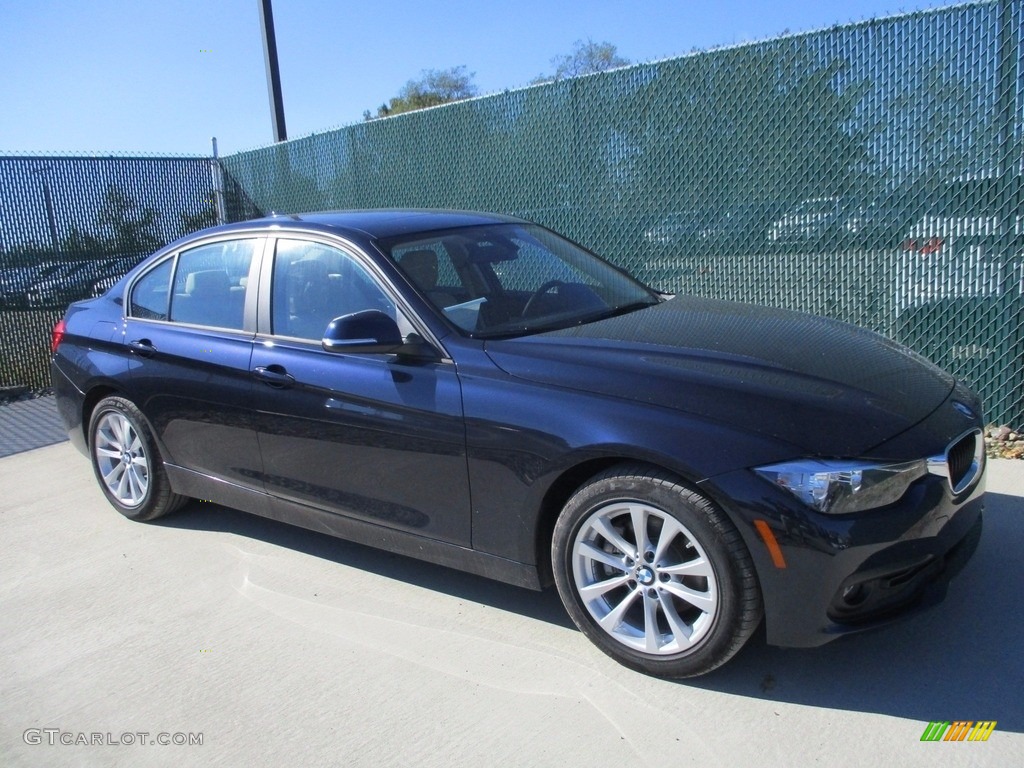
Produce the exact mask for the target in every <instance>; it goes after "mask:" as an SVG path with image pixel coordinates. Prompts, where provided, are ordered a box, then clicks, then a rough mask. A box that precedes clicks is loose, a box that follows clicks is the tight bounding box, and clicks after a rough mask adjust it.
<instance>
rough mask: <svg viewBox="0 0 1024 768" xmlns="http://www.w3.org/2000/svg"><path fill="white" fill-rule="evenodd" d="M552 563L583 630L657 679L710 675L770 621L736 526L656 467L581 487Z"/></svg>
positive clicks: (567, 511)
mask: <svg viewBox="0 0 1024 768" xmlns="http://www.w3.org/2000/svg"><path fill="white" fill-rule="evenodd" d="M552 565H553V569H554V575H555V583H556V584H557V586H558V591H559V594H560V595H561V597H562V601H563V602H564V603H565V606H566V609H567V610H568V612H569V615H570V616H571V617H572V619H573V621H575V623H576V625H577V626H578V627H579V628H580V630H581V631H582V632H584V634H586V635H587V636H588V637H589V638H590V639H591V640H592V641H593V642H594V643H595V644H596V645H597V646H598V647H599V648H601V650H603V651H604V652H605V653H607V654H608V655H609V656H611V657H612V658H614V659H616V660H617V661H619V662H620V663H622V664H624V665H625V666H627V667H629V668H631V669H635V670H638V671H640V672H645V673H647V674H651V675H656V676H658V677H667V678H682V677H693V676H696V675H702V674H704V673H706V672H710V671H711V670H712V669H715V668H716V667H718V666H720V665H721V664H724V663H725V662H726V661H728V660H729V659H730V658H732V656H733V655H734V654H735V653H736V652H737V651H739V649H740V648H742V647H743V645H744V643H746V641H747V640H748V639H749V637H750V635H751V634H752V633H753V632H754V630H755V629H756V628H757V625H758V624H759V623H760V621H761V616H762V603H761V595H760V591H759V589H758V585H757V577H756V574H755V572H754V566H753V563H752V561H751V559H750V554H749V553H748V552H747V549H746V547H745V545H744V543H743V540H742V538H741V537H740V534H739V532H738V531H737V530H736V527H735V526H734V525H733V524H732V522H731V521H730V520H729V519H728V518H727V517H726V516H725V514H724V513H723V512H721V510H719V509H718V508H717V507H716V506H715V505H714V504H712V503H711V501H709V500H708V499H706V498H705V497H703V496H701V495H700V494H698V493H696V492H695V491H693V490H690V489H689V488H687V487H685V486H683V485H681V484H680V483H679V482H678V481H677V480H676V479H675V478H674V477H673V476H671V475H668V474H667V473H663V472H660V471H658V470H656V469H653V468H650V467H645V466H639V465H637V466H627V467H617V468H613V469H611V470H609V471H607V472H605V473H603V474H601V475H599V476H598V477H596V478H594V479H593V480H592V481H591V482H590V483H588V484H587V485H586V486H584V487H583V488H581V489H580V490H579V491H578V492H577V493H576V494H575V495H574V496H573V497H572V498H571V499H570V500H569V502H568V503H567V504H566V505H565V508H564V509H563V510H562V513H561V515H560V516H559V518H558V521H557V523H556V525H555V532H554V538H553V541H552Z"/></svg>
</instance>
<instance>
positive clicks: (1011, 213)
mask: <svg viewBox="0 0 1024 768" xmlns="http://www.w3.org/2000/svg"><path fill="white" fill-rule="evenodd" d="M903 249H904V250H905V251H907V252H909V253H917V254H921V255H923V256H928V255H930V254H935V253H944V254H946V255H947V256H954V255H957V256H968V255H973V256H975V257H979V258H990V259H991V258H993V257H1000V258H1002V257H1011V256H1015V255H1017V254H1019V253H1021V252H1022V251H1024V184H1022V182H1021V178H1020V177H1019V176H1013V177H1009V178H1004V179H999V178H996V177H984V178H968V179H961V180H959V181H956V182H951V183H949V184H945V185H943V186H942V187H940V188H939V189H938V190H937V191H936V192H933V193H931V194H926V200H925V202H924V203H923V205H922V211H921V214H920V215H919V216H918V217H916V219H915V221H914V223H913V224H912V225H911V226H910V227H909V229H908V230H907V231H906V235H905V237H904V239H903Z"/></svg>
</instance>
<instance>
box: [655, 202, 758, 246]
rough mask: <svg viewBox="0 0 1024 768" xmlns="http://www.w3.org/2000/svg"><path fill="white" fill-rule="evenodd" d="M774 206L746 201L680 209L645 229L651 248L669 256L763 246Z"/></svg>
mask: <svg viewBox="0 0 1024 768" xmlns="http://www.w3.org/2000/svg"><path fill="white" fill-rule="evenodd" d="M770 210H771V207H770V206H767V205H764V204H759V203H746V204H743V205H735V206H729V207H725V208H718V209H700V210H689V211H677V212H675V213H670V214H668V215H666V216H665V217H664V218H662V219H661V220H660V221H659V222H658V223H657V224H655V225H653V226H651V227H649V228H648V229H646V230H644V233H643V239H644V242H645V244H646V245H647V246H648V248H649V249H650V250H651V251H654V252H656V253H663V254H665V255H668V256H673V255H677V254H679V253H680V252H686V251H704V252H708V251H712V250H718V249H722V248H730V249H739V250H746V251H754V250H757V249H759V248H760V247H761V245H762V243H763V242H764V238H765V231H766V227H767V224H768V222H769V221H771V215H770V213H769V211H770Z"/></svg>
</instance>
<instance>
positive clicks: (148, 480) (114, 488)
mask: <svg viewBox="0 0 1024 768" xmlns="http://www.w3.org/2000/svg"><path fill="white" fill-rule="evenodd" d="M89 453H90V456H91V457H92V468H93V471H94V472H95V474H96V479H97V480H98V481H99V484H100V489H101V490H102V491H103V494H104V495H105V496H106V497H107V500H108V501H109V502H110V503H111V504H112V505H113V506H114V508H115V509H117V511H118V512H120V513H121V514H122V515H124V516H125V517H127V518H130V519H132V520H139V521H146V520H155V519H156V518H158V517H161V516H163V515H166V514H168V513H169V512H173V511H174V510H175V509H177V508H178V507H180V506H181V505H182V504H183V503H184V502H185V501H186V498H185V497H183V496H179V495H178V494H176V493H174V492H173V491H171V486H170V482H169V481H168V479H167V473H166V472H165V471H164V467H163V461H162V459H161V458H160V454H159V452H158V451H157V448H156V444H155V442H154V440H153V435H152V433H151V432H150V430H149V426H148V425H147V424H146V420H145V419H144V418H143V416H142V414H141V413H140V412H139V409H138V408H136V407H135V404H134V403H132V402H131V401H130V400H126V399H125V398H123V397H108V398H105V399H103V400H101V401H100V402H99V403H98V404H97V405H96V408H95V409H94V410H93V412H92V419H91V421H90V424H89Z"/></svg>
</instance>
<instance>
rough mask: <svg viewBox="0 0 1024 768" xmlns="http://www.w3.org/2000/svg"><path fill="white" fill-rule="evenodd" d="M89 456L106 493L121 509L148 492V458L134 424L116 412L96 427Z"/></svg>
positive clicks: (136, 503)
mask: <svg viewBox="0 0 1024 768" xmlns="http://www.w3.org/2000/svg"><path fill="white" fill-rule="evenodd" d="M93 454H94V456H95V457H96V466H97V468H98V469H99V473H100V476H101V477H102V479H103V484H104V485H105V486H106V487H107V491H109V492H110V494H111V495H112V496H113V497H114V498H115V499H117V501H118V502H119V503H121V504H123V505H124V506H125V507H137V506H139V505H140V504H142V503H143V502H144V501H145V500H146V492H147V491H148V490H149V457H148V456H147V455H146V446H145V443H143V440H142V437H141V436H140V435H139V432H138V430H137V429H136V428H135V425H134V424H132V422H131V421H130V420H129V419H128V418H127V417H125V416H124V415H123V414H121V413H118V412H116V411H111V412H109V413H105V414H103V416H101V417H100V421H99V424H97V425H96V432H95V437H94V438H93Z"/></svg>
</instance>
